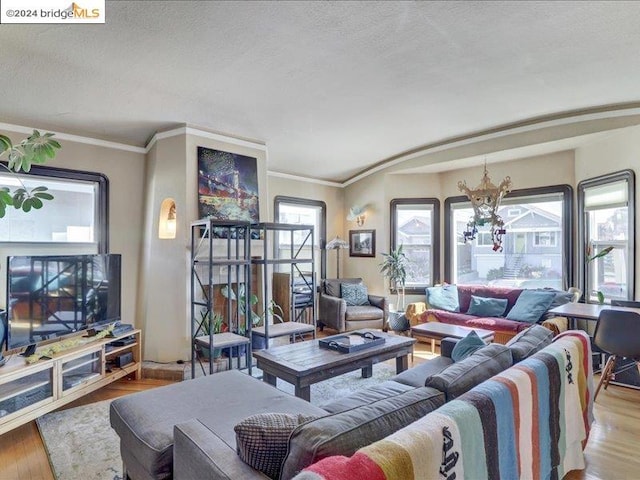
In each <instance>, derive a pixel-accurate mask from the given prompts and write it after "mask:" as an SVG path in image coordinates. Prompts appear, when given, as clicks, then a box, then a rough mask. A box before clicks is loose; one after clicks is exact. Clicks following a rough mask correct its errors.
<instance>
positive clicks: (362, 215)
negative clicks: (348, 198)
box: [347, 205, 367, 227]
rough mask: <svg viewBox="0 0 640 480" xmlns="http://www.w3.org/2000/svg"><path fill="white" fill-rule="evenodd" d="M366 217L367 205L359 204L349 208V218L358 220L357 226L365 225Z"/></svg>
mask: <svg viewBox="0 0 640 480" xmlns="http://www.w3.org/2000/svg"><path fill="white" fill-rule="evenodd" d="M366 218H367V217H366V206H364V207H359V206H357V205H354V206H353V207H351V208H350V209H349V215H347V220H349V221H350V222H356V225H357V226H359V227H361V226H363V225H364V221H365V219H366Z"/></svg>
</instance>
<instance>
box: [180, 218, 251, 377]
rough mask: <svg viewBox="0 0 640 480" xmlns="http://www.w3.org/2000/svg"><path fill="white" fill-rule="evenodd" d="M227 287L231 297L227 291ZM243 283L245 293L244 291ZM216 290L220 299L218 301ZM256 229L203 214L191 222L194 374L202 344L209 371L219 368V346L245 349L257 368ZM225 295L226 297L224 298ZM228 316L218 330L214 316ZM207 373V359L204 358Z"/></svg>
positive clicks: (193, 375) (249, 367)
mask: <svg viewBox="0 0 640 480" xmlns="http://www.w3.org/2000/svg"><path fill="white" fill-rule="evenodd" d="M224 289H226V292H227V297H222V299H221V298H220V296H221V293H220V292H221V291H223V290H224ZM241 289H244V292H245V294H244V295H240V292H241ZM216 296H218V301H217V302H216ZM250 296H251V230H250V224H249V223H248V222H241V221H219V220H213V219H203V220H199V221H196V222H193V223H192V224H191V376H192V378H194V377H195V362H196V360H198V361H200V358H199V357H198V355H197V350H198V349H200V351H205V350H206V351H208V353H209V362H208V363H209V373H214V368H213V360H214V353H215V351H216V350H222V351H227V352H228V354H229V368H231V367H232V362H233V349H234V348H235V349H237V353H238V355H237V359H238V368H240V350H241V349H242V348H244V349H245V353H244V356H245V359H246V367H247V369H248V371H249V374H251V315H250V309H251V305H250ZM221 300H222V301H221ZM218 315H222V316H223V320H224V321H225V322H226V324H227V326H228V331H226V332H214V325H213V324H214V318H216V317H218ZM200 365H201V367H202V371H203V373H206V372H205V370H204V365H203V364H202V362H201V361H200Z"/></svg>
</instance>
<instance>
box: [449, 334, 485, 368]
mask: <svg viewBox="0 0 640 480" xmlns="http://www.w3.org/2000/svg"><path fill="white" fill-rule="evenodd" d="M485 345H486V343H484V340H482V339H481V338H480V337H479V336H478V334H477V333H476V331H475V330H471V331H470V332H469V334H468V335H467V336H466V337H464V338H462V339H460V341H458V342H456V345H455V347H453V351H452V352H451V360H453V361H454V362H459V361H460V360H464V359H465V358H467V357H468V356H469V355H471V354H472V353H473V352H475V351H476V350H478V349H480V348H482V347H484V346H485Z"/></svg>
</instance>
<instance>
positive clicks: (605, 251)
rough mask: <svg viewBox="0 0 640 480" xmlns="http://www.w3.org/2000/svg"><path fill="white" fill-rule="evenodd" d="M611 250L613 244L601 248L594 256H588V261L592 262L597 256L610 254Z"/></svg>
mask: <svg viewBox="0 0 640 480" xmlns="http://www.w3.org/2000/svg"><path fill="white" fill-rule="evenodd" d="M611 250H613V246H609V247H606V248H603V249H602V250H600V251H599V252H598V253H597V254H595V255H594V256H592V257H588V258H587V261H589V262H592V261H593V260H595V259H597V258H601V257H604V256H605V255H608V254H609V253H610V252H611Z"/></svg>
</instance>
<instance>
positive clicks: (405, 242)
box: [391, 198, 440, 294]
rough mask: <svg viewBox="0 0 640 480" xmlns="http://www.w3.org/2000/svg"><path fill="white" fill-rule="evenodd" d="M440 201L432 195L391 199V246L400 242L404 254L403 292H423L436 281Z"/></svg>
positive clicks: (396, 245) (393, 246) (398, 244)
mask: <svg viewBox="0 0 640 480" xmlns="http://www.w3.org/2000/svg"><path fill="white" fill-rule="evenodd" d="M439 225H440V202H439V200H437V199H435V198H399V199H394V200H392V201H391V248H392V249H396V248H398V247H399V246H400V245H402V250H403V252H404V253H405V255H406V256H407V259H408V260H409V262H408V267H407V280H406V283H405V292H406V293H409V294H415V293H422V294H424V289H425V287H427V286H430V285H433V284H434V283H437V281H438V273H439V269H440V266H439V261H438V259H439V256H440V252H439V250H440V242H439V238H440V228H439Z"/></svg>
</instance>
